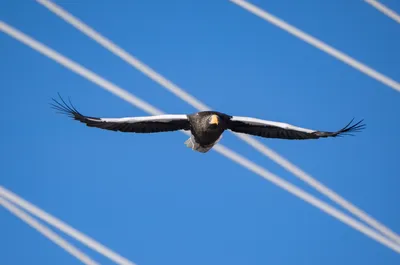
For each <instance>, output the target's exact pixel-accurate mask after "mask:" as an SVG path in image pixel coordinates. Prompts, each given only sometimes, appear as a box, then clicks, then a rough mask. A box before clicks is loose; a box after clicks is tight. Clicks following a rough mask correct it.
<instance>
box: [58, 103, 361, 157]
mask: <svg viewBox="0 0 400 265" xmlns="http://www.w3.org/2000/svg"><path fill="white" fill-rule="evenodd" d="M61 101H62V103H60V102H58V101H56V100H54V102H55V104H52V105H53V107H54V108H55V109H56V110H58V111H61V112H63V113H66V114H68V115H69V116H71V117H72V118H74V119H75V120H78V121H80V122H83V123H85V124H86V125H87V126H89V127H97V128H101V129H105V130H112V131H121V132H131V133H156V132H169V131H178V130H186V131H190V132H191V137H190V138H189V139H188V140H187V141H185V145H186V146H187V147H189V148H191V149H193V150H196V151H198V152H202V153H206V152H208V151H209V150H210V149H211V148H212V147H213V146H214V145H215V144H217V143H218V141H219V140H220V139H221V137H222V134H223V133H224V131H225V130H231V131H233V132H238V133H246V134H250V135H254V136H260V137H264V138H280V139H291V140H294V139H297V140H301V139H318V138H322V137H336V136H340V135H345V134H349V133H350V132H357V131H360V130H361V129H363V128H364V126H365V125H363V124H361V122H362V121H360V122H358V123H356V124H353V125H351V126H350V123H351V122H350V123H349V124H348V125H347V126H345V127H344V128H342V129H341V130H339V131H336V132H323V131H317V130H310V129H305V128H301V127H297V126H293V125H290V124H286V123H280V122H273V121H267V120H261V119H256V118H251V117H240V116H230V115H227V114H225V113H222V112H217V111H200V112H196V113H193V114H188V115H186V114H184V115H176V114H167V115H157V116H147V117H127V118H96V117H89V116H84V115H82V114H81V113H79V112H78V111H77V110H76V109H75V107H73V105H72V104H70V106H69V105H68V104H66V102H65V101H64V100H63V99H62V98H61Z"/></svg>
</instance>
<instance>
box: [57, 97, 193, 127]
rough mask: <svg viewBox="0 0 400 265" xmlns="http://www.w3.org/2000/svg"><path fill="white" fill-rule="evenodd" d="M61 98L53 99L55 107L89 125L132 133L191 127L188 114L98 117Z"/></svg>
mask: <svg viewBox="0 0 400 265" xmlns="http://www.w3.org/2000/svg"><path fill="white" fill-rule="evenodd" d="M60 99H61V103H60V102H58V101H57V100H55V99H53V101H54V103H52V104H51V105H52V106H53V108H54V109H56V110H57V111H59V112H61V113H64V114H67V115H68V116H70V117H71V118H73V119H75V120H78V121H80V122H83V123H85V124H86V125H87V126H89V127H97V128H100V129H105V130H112V131H120V132H132V133H155V132H169V131H178V130H189V129H190V123H189V120H188V118H187V116H186V115H175V114H170V115H156V116H145V117H127V118H96V117H89V116H85V115H82V114H81V113H80V112H79V111H78V110H77V109H76V108H75V107H74V106H73V105H72V103H71V102H69V103H70V104H69V105H68V104H67V103H66V102H65V101H64V100H63V99H62V98H60Z"/></svg>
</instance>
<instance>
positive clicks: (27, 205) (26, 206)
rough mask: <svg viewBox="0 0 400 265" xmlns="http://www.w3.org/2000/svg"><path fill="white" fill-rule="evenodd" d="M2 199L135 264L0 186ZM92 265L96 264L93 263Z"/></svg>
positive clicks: (107, 254)
mask: <svg viewBox="0 0 400 265" xmlns="http://www.w3.org/2000/svg"><path fill="white" fill-rule="evenodd" d="M1 26H2V25H1V23H0V29H1ZM2 197H3V198H5V199H7V200H9V201H11V202H13V203H14V204H16V205H18V206H19V207H21V208H23V209H25V210H26V211H28V212H30V213H31V214H33V215H35V216H36V217H38V218H40V219H42V220H43V221H45V222H47V223H49V224H50V225H52V226H54V227H56V228H58V229H59V230H61V231H63V232H64V233H66V234H67V235H69V236H71V237H73V238H75V239H76V240H78V241H80V242H81V243H83V244H85V245H86V246H88V247H90V248H92V249H93V250H95V251H97V252H99V253H100V254H103V255H104V256H105V257H108V258H109V259H110V260H112V261H114V262H116V263H117V264H124V265H135V263H133V262H131V261H129V260H128V259H126V258H124V257H122V256H121V255H119V254H118V253H116V252H114V251H112V250H111V249H109V248H107V247H106V246H104V245H102V244H100V243H98V242H97V241H96V240H94V239H92V238H90V237H88V236H86V235H84V234H83V233H81V232H79V231H78V230H76V229H75V228H73V227H71V226H70V225H68V224H66V223H65V222H63V221H61V220H60V219H58V218H56V217H54V216H52V215H50V214H49V213H47V212H45V211H43V210H41V209H40V208H39V207H37V206H35V205H33V204H32V203H30V202H28V201H26V200H24V199H23V198H21V197H19V196H18V195H17V194H15V193H13V192H11V191H10V190H7V189H6V188H4V187H2V186H0V198H2ZM4 205H5V204H4ZM13 213H14V212H13ZM35 228H36V227H35ZM93 264H97V263H93Z"/></svg>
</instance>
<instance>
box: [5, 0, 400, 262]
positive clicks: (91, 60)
mask: <svg viewBox="0 0 400 265" xmlns="http://www.w3.org/2000/svg"><path fill="white" fill-rule="evenodd" d="M381 2H383V3H385V4H387V5H388V6H390V7H391V8H393V9H394V10H397V12H400V4H399V3H398V2H397V1H395V0H385V1H381ZM57 3H58V4H60V5H61V6H62V7H64V8H65V9H66V10H68V11H69V12H71V13H72V14H74V15H76V16H77V17H79V18H80V19H82V20H83V21H84V22H86V23H87V24H89V25H91V26H92V27H94V28H95V29H96V30H98V31H99V32H100V33H101V34H103V35H105V36H107V37H108V38H110V39H111V40H113V41H115V42H116V43H117V44H118V45H120V46H121V47H123V48H124V49H125V50H127V51H128V52H130V53H132V54H133V55H134V56H136V57H138V58H139V59H140V60H142V61H143V62H145V63H146V64H148V65H150V66H151V67H152V68H154V69H155V70H156V71H158V72H160V73H161V74H163V75H164V76H166V77H167V78H168V79H170V80H171V81H173V82H175V83H176V84H178V85H179V86H181V87H182V88H184V89H185V90H187V91H188V92H189V93H191V94H192V95H194V96H195V97H197V98H199V99H200V100H202V101H203V102H205V103H206V104H208V105H209V106H212V107H213V108H214V109H215V110H219V111H223V112H226V113H228V114H231V115H240V116H253V117H258V118H263V119H269V120H276V121H284V122H289V123H292V124H295V125H298V126H302V127H308V128H313V129H321V130H336V129H338V128H340V127H341V126H343V125H345V124H346V123H347V122H348V121H349V120H350V119H351V118H353V117H356V118H364V119H365V121H366V123H367V129H366V130H365V131H364V132H362V133H360V134H358V135H357V137H346V138H339V139H323V140H318V141H285V140H271V139H260V140H261V141H262V142H263V143H265V144H266V145H267V146H269V147H271V148H272V149H274V150H275V151H277V152H279V153H280V154H281V155H283V156H285V157H286V158H288V159H289V160H290V161H292V162H293V163H295V164H296V165H298V166H300V167H301V168H302V169H304V170H305V171H306V172H308V173H310V174H312V175H313V176H314V177H316V178H317V179H318V180H320V181H321V182H322V183H324V184H326V185H327V186H329V187H331V188H332V189H333V190H335V191H337V192H338V193H339V194H341V195H342V196H344V197H345V198H346V199H348V200H350V201H351V202H353V203H354V204H356V205H357V206H359V207H360V208H362V209H364V210H365V211H366V212H368V213H370V214H371V215H372V216H374V217H375V218H377V219H378V220H380V221H382V222H383V223H384V224H386V225H387V226H389V227H390V228H392V229H393V230H394V231H396V232H400V213H399V212H398V205H397V202H398V201H399V200H400V193H399V192H398V187H399V185H400V180H399V178H398V177H399V176H400V168H399V166H398V150H399V148H400V140H399V138H398V131H399V130H400V120H399V117H398V115H399V113H400V104H399V103H400V94H399V92H397V91H395V90H393V89H391V88H389V87H387V86H385V85H383V84H381V83H379V82H377V81H375V80H374V79H371V78H370V77H368V76H366V75H364V74H362V73H360V72H358V71H356V70H354V69H353V68H351V67H349V66H347V65H345V64H343V63H342V62H340V61H338V60H336V59H334V58H332V57H330V56H329V55H327V54H325V53H323V52H321V51H320V50H317V49H315V48H314V47H312V46H310V45H308V44H306V43H304V42H303V41H301V40H299V39H297V38H295V37H293V36H292V35H289V34H288V33H286V32H284V31H282V30H281V29H278V28H277V27H275V26H273V25H271V24H269V23H267V22H265V21H263V20H261V19H260V18H258V17H256V16H254V15H252V14H250V13H248V12H247V11H244V10H243V9H241V8H239V7H238V6H236V5H234V4H232V3H230V2H229V1H211V0H207V1H183V0H179V1H119V2H118V4H116V3H115V1H111V0H108V1H100V2H98V3H96V4H94V3H92V2H89V1H85V2H82V3H81V2H78V1H57ZM252 3H254V4H257V5H259V6H260V7H262V8H265V9H266V10H268V11H270V12H271V13H272V14H274V15H276V16H278V17H280V18H282V19H284V20H286V21H287V22H289V23H291V24H293V25H295V26H297V27H299V28H300V29H302V30H304V31H306V32H308V33H310V34H312V35H314V36H316V37H318V38H320V39H321V40H323V41H325V42H327V43H329V44H330V45H332V46H334V47H336V48H338V49H340V50H342V51H344V52H346V53H347V54H349V55H351V56H353V57H354V58H356V59H358V60H360V61H362V62H364V63H366V64H367V65H369V66H371V67H373V68H374V69H376V70H378V71H380V72H382V73H384V74H386V75H387V76H389V77H391V78H393V79H395V80H400V67H399V62H400V53H399V52H398V47H400V34H399V32H400V27H399V24H397V23H396V22H394V21H392V20H391V19H389V18H387V17H386V16H384V15H383V14H381V13H380V12H378V11H377V10H375V9H374V8H372V7H371V6H369V5H367V4H365V3H364V2H362V1H345V0H338V1H323V2H322V1H317V0H306V1H301V2H295V1H289V0H281V1H262V0H257V1H256V0H253V1H252ZM0 20H3V21H5V22H6V23H9V24H10V25H12V26H14V27H16V28H18V29H19V30H21V31H23V32H25V33H26V34H28V35H30V36H32V37H34V38H36V39H37V40H39V41H41V42H43V43H45V44H46V45H49V46H50V47H52V48H53V49H55V50H57V51H58V52H61V53H62V54H64V55H66V56H68V57H69V58H71V59H73V60H76V61H77V62H79V63H80V64H82V65H84V66H85V67H88V68H89V69H91V70H93V71H94V72H96V73H98V74H100V75H102V76H103V77H105V78H106V79H108V80H110V81H112V82H114V83H115V84H117V85H119V86H121V87H123V88H125V89H126V90H128V91H129V92H131V93H134V94H135V95H137V96H138V97H140V98H142V99H144V100H146V101H148V102H149V103H151V104H153V105H155V106H157V107H158V108H160V109H161V110H163V111H165V112H168V113H191V112H194V111H195V110H194V109H193V108H192V107H191V106H189V105H188V104H186V103H185V102H183V101H181V100H180V99H178V98H176V97H175V96H173V95H172V94H170V93H169V92H167V91H166V90H165V89H164V88H162V87H160V86H159V85H158V84H156V83H154V82H153V81H151V80H150V79H148V78H147V77H145V76H144V75H143V74H141V73H140V72H138V71H137V70H135V69H133V68H132V67H130V66H129V65H127V64H126V63H125V62H123V61H122V60H120V59H119V58H117V57H116V56H114V55H113V54H111V53H110V52H108V51H107V50H105V49H103V48H102V47H100V46H99V45H98V44H97V43H95V42H93V41H92V40H90V39H89V38H87V37H86V36H84V35H83V34H81V33H80V32H78V31H77V30H76V29H74V28H72V27H71V26H70V25H68V24H66V23H65V22H64V21H62V20H60V19H59V18H58V17H56V16H55V15H54V14H52V13H51V12H49V11H48V10H47V9H45V8H44V7H42V6H40V5H39V4H36V3H35V2H34V1H21V0H20V1H10V0H9V1H1V2H0ZM0 58H1V60H0V73H1V78H0V86H1V87H2V89H0V111H1V112H0V121H1V125H0V126H1V131H2V137H1V138H0V146H1V148H0V163H1V166H0V169H1V171H0V183H1V185H3V186H5V187H6V188H8V189H10V190H12V191H14V192H16V193H17V194H19V195H21V196H23V197H24V198H26V199H28V200H29V201H31V202H32V203H34V204H36V205H38V206H40V207H41V208H43V209H44V210H46V211H48V212H50V213H51V214H53V215H55V216H57V217H59V218H61V219H62V220H64V221H66V222H67V223H69V224H71V225H72V226H74V227H76V228H78V229H79V230H81V231H82V232H84V233H86V234H87V235H90V236H92V237H94V238H95V239H97V240H98V241H100V242H101V243H103V244H105V245H107V246H108V247H110V248H112V249H113V250H115V251H117V252H119V253H120V254H122V255H123V256H125V257H127V258H129V259H130V260H132V261H134V262H136V263H138V264H139V265H156V264H174V265H179V264H191V265H197V264H199V265H200V264H209V265H212V264H231V265H235V264H252V265H258V264H321V263H323V264H326V265H330V264H387V265H391V264H398V263H399V261H400V258H399V255H398V254H396V253H395V252H393V251H392V250H389V249H388V248H385V247H384V246H382V245H381V244H379V243H377V242H375V241H373V240H372V239H370V238H368V237H366V236H364V235H363V234H361V233H359V232H358V231H355V230H353V229H351V228H350V227H348V226H346V225H345V224H343V223H341V222H339V221H338V220H336V219H334V218H332V217H331V216H328V215H326V214H325V213H323V212H321V211H320V210H318V209H316V208H314V207H312V206H311V205H309V204H307V203H305V202H303V201H301V200H299V199H298V198H297V197H294V196H293V195H291V194H289V193H288V192H286V191H283V190H282V189H280V188H278V187H276V186H275V185H273V184H272V183H270V182H268V181H265V180H264V179H262V178H260V177H259V176H257V175H255V174H253V173H251V172H249V171H248V170H246V169H244V168H242V167H240V166H238V165H237V164H234V163H233V162H231V161H230V160H227V159H226V158H224V157H222V156H220V155H219V154H217V153H216V152H209V153H207V154H206V155H203V154H200V153H197V152H193V151H191V150H190V149H188V148H186V147H185V146H184V144H183V142H184V141H185V140H186V138H187V136H184V135H183V134H181V133H178V132H176V133H164V134H157V135H134V134H123V133H115V132H111V131H103V130H99V129H94V128H88V127H86V126H83V125H82V124H79V123H77V122H74V121H72V120H69V119H68V118H66V117H64V116H60V115H57V114H55V113H54V111H53V110H52V109H50V107H49V105H48V103H49V102H50V98H51V97H55V96H56V95H57V92H60V93H61V94H62V95H63V96H70V97H71V98H72V100H73V102H74V104H75V105H76V107H78V108H79V110H80V111H81V112H83V113H84V114H87V115H92V116H100V117H122V116H143V115H146V113H144V112H142V111H141V110H139V109H137V108H135V107H133V106H132V105H130V104H128V103H126V102H125V101H123V100H121V99H119V98H117V97H116V96H114V95H112V94H110V93H109V92H107V91H104V90H103V89H101V88H100V87H98V86H96V85H95V84H93V83H90V82H89V81H87V80H86V79H83V78H82V77H80V76H78V75H76V74H74V73H72V72H70V71H69V70H67V69H65V68H64V67H62V66H60V65H58V64H57V63H55V62H54V61H52V60H50V59H48V58H46V57H44V56H42V55H40V54H39V53H37V52H35V51H33V50H32V49H30V48H28V47H26V46H24V45H23V44H21V43H19V42H17V41H16V40H14V39H12V38H10V37H9V36H7V35H5V34H3V33H1V34H0ZM221 143H222V144H224V145H226V146H228V147H230V148H232V149H233V150H235V151H238V152H240V153H241V154H243V155H245V156H247V157H248V158H250V159H251V160H253V161H254V162H256V163H258V164H260V165H262V166H263V167H265V168H267V169H268V170H270V171H272V172H273V173H275V174H278V175H279V176H281V177H282V178H284V179H286V180H289V181H291V182H293V183H295V184H297V185H299V186H300V187H302V188H304V189H306V190H307V191H309V192H311V193H312V194H315V195H317V196H318V197H320V198H323V197H322V196H320V195H318V194H317V193H316V192H315V191H314V190H312V189H311V188H309V187H308V186H307V185H305V184H304V183H302V182H301V181H299V180H298V179H296V178H295V177H294V176H293V175H291V174H290V173H288V172H286V171H285V170H283V169H282V168H281V167H279V166H278V165H276V164H275V163H274V162H272V161H270V160H269V159H268V158H266V157H264V156H262V155H261V154H259V153H257V152H256V151H255V150H254V149H252V148H251V147H249V146H248V145H246V144H245V143H243V142H242V141H240V140H238V139H237V138H236V137H234V136H233V135H232V134H230V133H225V134H224V137H223V139H222V141H221ZM324 200H325V199H324ZM0 223H1V226H0V234H1V235H2V236H1V238H2V240H0V248H1V249H2V253H1V255H0V261H1V263H2V264H27V263H34V264H55V263H57V264H77V263H78V261H77V260H75V258H73V257H72V256H70V255H69V254H67V253H66V252H65V251H64V250H62V249H61V248H59V247H57V246H56V245H54V244H53V243H51V242H50V241H49V240H47V239H46V238H44V237H43V236H41V235H40V234H39V233H37V232H36V231H35V230H33V229H32V228H30V227H28V226H27V225H26V224H25V223H23V222H21V221H20V220H19V219H17V218H16V217H14V216H12V215H11V214H10V213H8V212H7V211H6V210H4V209H1V210H0ZM71 242H74V243H75V241H71ZM76 245H77V246H79V247H81V245H80V244H79V243H76ZM83 249H84V250H87V251H88V253H89V254H91V255H92V256H93V257H94V258H95V259H96V260H98V261H99V262H101V263H102V264H111V262H110V261H109V260H107V259H105V258H103V257H101V256H100V255H99V254H96V253H94V252H92V251H91V250H88V249H86V248H83Z"/></svg>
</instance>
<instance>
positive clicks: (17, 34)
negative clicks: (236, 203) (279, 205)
mask: <svg viewBox="0 0 400 265" xmlns="http://www.w3.org/2000/svg"><path fill="white" fill-rule="evenodd" d="M0 30H2V31H4V32H5V33H6V34H8V35H9V36H11V37H13V38H15V39H16V40H18V41H20V42H22V43H24V44H26V45H27V46H29V47H31V48H32V49H34V50H36V51H38V52H40V53H42V54H43V55H45V56H47V57H49V58H51V59H52V60H54V61H56V62H58V63H59V64H61V65H63V66H65V67H66V68H68V69H69V70H71V71H73V72H75V73H76V74H78V75H81V76H82V77H84V78H86V79H88V80H90V81H92V82H94V83H96V84H98V85H99V86H101V87H102V88H104V89H106V90H108V91H110V92H112V93H113V94H116V95H118V96H119V97H121V98H122V99H124V100H126V101H128V102H140V103H142V104H141V105H139V104H135V103H132V105H134V106H136V107H138V108H140V109H142V110H143V111H146V112H148V113H149V114H152V115H161V114H163V113H162V112H161V113H159V110H157V109H156V108H154V107H153V106H151V105H150V104H148V103H147V102H144V101H143V100H141V99H139V98H137V97H135V96H133V95H132V94H130V93H129V92H127V91H125V90H123V89H122V88H120V87H118V86H116V85H114V84H112V83H111V82H109V81H107V80H105V79H104V78H102V77H100V76H99V75H97V74H95V73H94V72H92V71H90V70H88V69H86V68H84V67H83V66H81V65H79V64H78V63H76V62H74V61H72V60H71V59H69V58H67V57H65V56H63V55H61V54H60V53H58V52H56V51H54V50H52V49H51V48H49V47H47V46H45V45H44V44H42V43H40V42H38V41H36V40H34V39H33V38H31V37H29V36H27V35H26V34H24V33H22V32H21V31H19V30H17V29H15V28H13V27H11V26H10V25H8V24H5V23H3V22H1V21H0ZM122 91H124V92H125V93H122ZM123 95H129V97H127V98H125V97H124V96H123ZM132 98H135V99H136V100H135V101H132V100H131V99H132ZM144 106H147V107H149V108H148V110H149V111H148V110H146V109H145V108H144ZM150 110H153V111H150ZM185 134H188V133H187V132H185ZM213 150H215V151H217V152H218V153H220V154H222V155H223V156H225V157H227V158H229V159H231V160H233V161H234V162H236V163H238V164H240V165H241V166H243V167H245V168H247V169H248V170H250V171H252V172H254V173H256V174H258V175H259V176H261V177H263V178H265V179H266V180H269V181H271V182H272V183H274V184H275V185H277V186H278V187H280V188H282V189H284V190H286V191H288V192H290V193H292V194H293V195H295V196H297V197H299V198H300V199H302V200H304V201H306V202H308V203H310V204H311V205H314V206H315V207H317V208H318V209H320V210H322V211H324V212H325V213H327V214H329V215H331V216H333V217H335V218H337V219H338V220H340V221H342V222H343V223H345V224H347V225H349V226H350V227H352V228H354V229H356V230H358V231H360V232H362V233H364V234H365V235H367V236H369V237H371V238H372V239H375V240H376V241H377V242H380V243H381V244H383V245H385V246H387V247H389V248H390V249H392V250H394V251H395V252H398V253H400V246H399V245H397V244H395V243H394V242H392V241H391V240H389V239H387V238H386V237H384V236H382V235H381V234H379V233H377V232H376V231H375V230H373V229H371V228H369V227H368V226H366V225H364V224H363V223H361V222H359V221H357V220H355V219H354V218H352V217H350V216H348V215H346V214H345V213H343V212H341V211H340V210H337V209H336V208H334V207H332V206H331V205H329V204H327V203H325V202H323V201H321V200H319V199H318V198H316V197H314V196H313V195H311V194H309V193H307V192H305V191H304V190H302V189H300V188H298V187H296V186H295V185H293V184H291V183H289V182H287V181H286V180H284V179H281V178H279V177H278V176H276V175H275V174H273V173H271V172H269V171H268V170H266V169H265V168H263V167H261V166H259V165H257V164H255V163H254V162H252V161H250V160H249V159H247V158H245V157H243V156H241V155H239V154H238V153H236V152H234V151H232V150H230V149H229V148H227V147H224V146H222V145H221V144H217V145H216V146H214V148H213ZM4 196H5V195H4ZM21 207H22V206H21ZM27 210H28V209H27ZM47 219H48V220H51V219H50V218H48V216H47ZM53 221H54V220H53ZM58 228H59V229H63V230H62V231H64V230H65V229H66V228H68V227H65V226H58ZM70 229H71V228H70ZM64 232H65V231H64ZM75 232H77V231H75ZM70 235H71V233H70ZM73 236H74V237H75V238H76V239H78V240H81V239H82V236H80V237H77V235H76V233H75V234H74V235H73ZM100 253H101V252H100Z"/></svg>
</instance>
